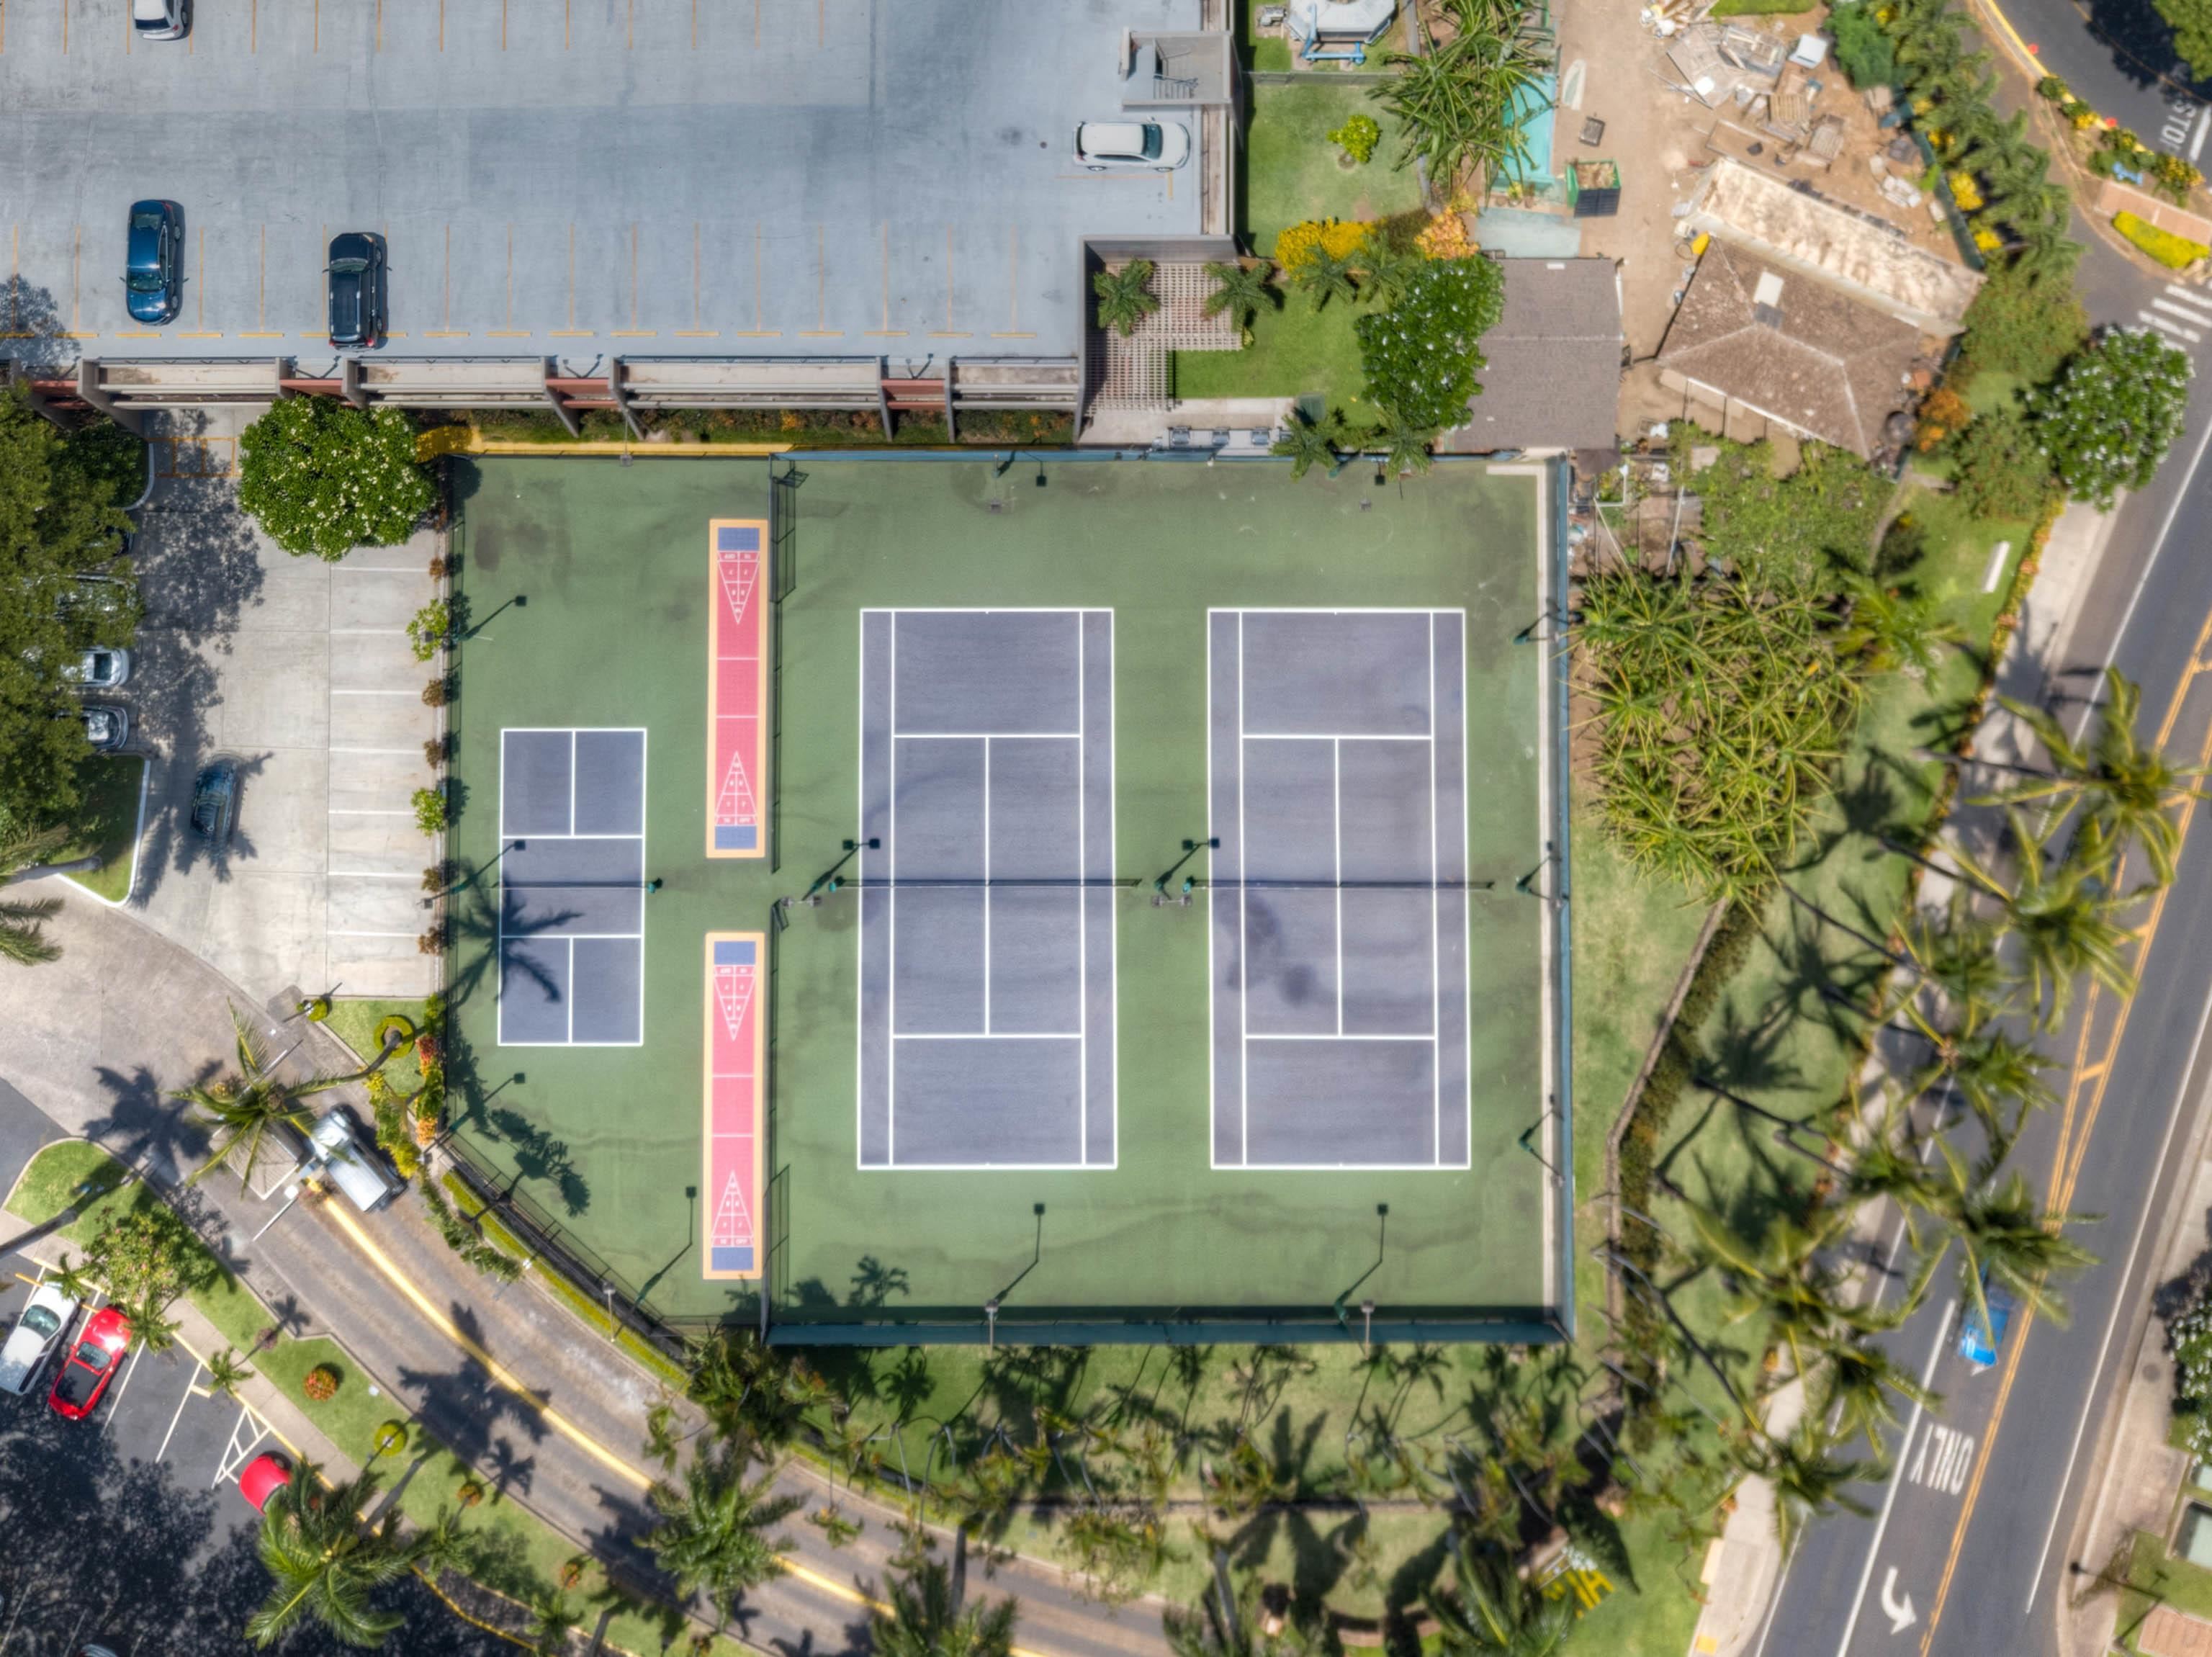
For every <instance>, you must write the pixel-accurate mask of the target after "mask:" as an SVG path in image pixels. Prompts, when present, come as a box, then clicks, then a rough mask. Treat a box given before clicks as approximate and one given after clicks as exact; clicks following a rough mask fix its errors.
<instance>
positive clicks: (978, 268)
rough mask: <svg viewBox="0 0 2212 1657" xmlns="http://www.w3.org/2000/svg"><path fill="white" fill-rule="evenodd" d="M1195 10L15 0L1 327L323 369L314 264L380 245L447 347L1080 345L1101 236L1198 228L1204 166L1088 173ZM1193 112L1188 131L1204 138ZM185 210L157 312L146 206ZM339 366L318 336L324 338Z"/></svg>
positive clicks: (485, 0)
mask: <svg viewBox="0 0 2212 1657" xmlns="http://www.w3.org/2000/svg"><path fill="white" fill-rule="evenodd" d="M1198 14H1199V0H1094V3H1091V4H1090V5H1088V6H1086V7H1085V8H1084V9H1083V12H1082V21H1081V23H1080V26H1079V27H1071V24H1070V18H1069V16H1068V15H1067V14H1066V11H1065V10H1064V9H1061V8H1057V7H1052V6H1040V5H1037V4H1035V3H1033V0H286V3H283V4H277V3H273V0H199V3H198V5H197V8H196V15H195V18H194V21H193V27H192V30H191V34H190V36H189V37H188V38H187V39H185V40H181V41H174V42H148V41H142V40H134V39H133V38H132V36H131V29H130V27H129V21H128V0H5V3H4V6H0V149H4V153H5V154H6V155H8V156H9V162H8V164H7V166H6V167H5V168H0V259H5V260H6V261H7V267H6V275H7V278H8V287H7V289H6V292H5V294H4V296H0V297H4V301H5V302H4V305H0V333H4V334H5V335H6V336H8V337H9V338H10V339H11V340H14V341H16V342H20V343H18V344H16V345H15V347H14V349H15V350H18V351H21V352H23V353H25V354H27V355H29V356H33V357H37V358H40V359H46V360H52V361H67V360H69V359H70V358H73V357H75V356H77V355H79V354H80V352H82V353H85V354H89V355H94V356H149V355H170V356H277V355H295V354H296V355H297V356H299V357H300V358H301V363H302V366H303V367H313V366H315V364H316V362H317V361H318V360H326V356H325V358H322V359H319V358H318V355H317V352H316V350H315V344H316V342H318V341H322V340H324V339H325V332H324V328H325V320H324V318H325V313H324V289H323V282H324V278H323V271H322V267H323V262H324V249H325V246H326V244H327V241H328V238H329V237H330V236H331V235H333V234H335V233H336V232H337V231H340V230H344V229H355V230H371V231H375V232H378V233H380V234H381V235H383V236H384V237H385V238H386V242H387V244H388V246H389V249H390V260H391V272H392V275H391V280H392V297H391V305H390V326H391V338H392V343H391V344H390V345H389V346H387V347H386V349H387V350H395V351H404V352H409V353H416V354H427V355H440V356H539V355H543V356H556V357H557V358H559V359H561V360H562V362H566V363H568V364H570V365H573V366H575V367H577V368H578V369H582V368H583V367H584V366H585V365H586V364H588V363H590V362H592V360H594V359H595V358H598V357H599V356H605V355H612V354H625V355H632V356H655V355H670V354H692V353H697V354H706V355H714V356H722V355H748V356H750V355H757V354H761V353H764V352H768V353H779V354H790V355H795V356H854V355H869V356H873V355H878V354H881V355H884V356H889V357H890V358H891V359H892V360H893V362H894V364H898V363H912V364H920V363H923V362H927V360H928V359H930V358H931V357H933V356H937V357H939V358H941V357H942V356H944V355H946V354H961V355H970V356H974V355H989V354H993V353H994V352H996V353H1000V354H1013V355H1021V356H1029V355H1038V354H1063V353H1066V352H1070V351H1073V350H1074V349H1075V348H1076V345H1077V343H1078V323H1079V314H1080V306H1079V293H1080V275H1079V267H1078V263H1077V260H1078V243H1079V238H1080V237H1082V236H1085V235H1089V236H1117V235H1120V236H1134V235H1188V234H1193V233H1194V232H1195V231H1196V229H1197V228H1198V224H1199V205H1200V204H1199V190H1198V183H1197V176H1196V168H1195V166H1187V167H1186V168H1183V169H1182V171H1181V172H1179V173H1169V174H1157V173H1146V172H1135V173H1103V174H1094V173H1090V172H1086V171H1083V170H1080V169H1078V168H1075V167H1074V166H1073V162H1072V160H1071V156H1070V148H1071V143H1072V139H1073V128H1074V125H1075V123H1076V122H1077V121H1078V120H1079V119H1084V118H1085V117H1086V116H1088V117H1091V118H1098V117H1108V116H1113V115H1115V114H1116V113H1118V112H1119V109H1120V107H1121V106H1120V99H1121V81H1120V76H1119V70H1120V68H1121V58H1120V53H1121V46H1122V36H1123V31H1124V30H1125V29H1128V28H1139V29H1146V28H1171V29H1180V28H1194V27H1197V24H1198ZM1194 121H1195V116H1194V115H1193V117H1192V118H1191V123H1192V124H1194ZM1194 136H1195V134H1194ZM137 198H167V199H170V200H173V201H175V202H177V203H178V204H180V206H181V207H182V209H183V213H184V243H183V252H184V261H183V269H184V275H185V289H184V301H183V308H182V312H181V314H179V316H178V317H177V318H176V320H174V321H173V322H172V323H170V324H169V325H167V326H162V327H149V326H146V325H144V324H143V323H137V322H134V321H132V320H131V319H130V318H129V317H128V315H127V314H126V313H125V308H124V289H123V283H122V281H121V275H122V270H123V257H124V230H125V211H126V210H127V209H128V207H129V205H130V204H131V202H132V201H133V200H134V199H137ZM322 351H323V353H325V354H326V353H327V351H328V347H327V344H325V345H324V346H323V347H322Z"/></svg>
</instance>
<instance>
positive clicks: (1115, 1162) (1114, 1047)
mask: <svg viewBox="0 0 2212 1657" xmlns="http://www.w3.org/2000/svg"><path fill="white" fill-rule="evenodd" d="M1209 644H1210V641H1209ZM1119 648H1120V640H1119V638H1118V637H1116V635H1115V631H1114V612H1112V611H1111V610H1109V611H1107V612H1106V723H1107V733H1106V878H1107V879H1108V880H1112V879H1113V878H1114V876H1115V870H1116V868H1117V867H1118V866H1117V864H1116V862H1115V847H1116V846H1118V845H1120V844H1121V826H1120V825H1121V816H1120V812H1121V807H1120V805H1119V804H1118V802H1117V801H1115V794H1114V790H1115V787H1116V786H1117V783H1116V781H1115V753H1116V752H1117V751H1118V746H1119V744H1120V742H1121V715H1120V713H1119V711H1118V704H1117V701H1116V698H1119V696H1120V695H1121V658H1120V657H1119V656H1118V655H1116V654H1115V651H1116V650H1117V649H1119ZM1206 740H1207V741H1208V742H1209V743H1210V742H1212V740H1213V720H1212V710H1211V709H1209V710H1208V714H1207V719H1206ZM1085 752H1088V750H1087V749H1086V750H1085ZM1209 792H1210V789H1209ZM1085 808H1086V811H1087V809H1088V800H1087V797H1086V801H1085ZM1207 809H1208V810H1209V811H1211V810H1212V806H1211V804H1209V805H1208V807H1207ZM1208 832H1209V834H1210V833H1211V831H1210V830H1209V831H1208ZM1212 861H1213V860H1212V854H1211V853H1209V854H1208V855H1207V858H1206V862H1207V864H1208V866H1209V867H1210V866H1211V865H1212ZM1083 901H1084V903H1085V905H1088V904H1089V903H1090V901H1091V892H1090V888H1089V887H1087V886H1086V887H1085V888H1084V894H1083ZM1212 921H1213V915H1212V910H1211V909H1209V910H1208V911H1207V912H1206V959H1208V960H1211V959H1212V958H1213V955H1212V951H1213V926H1212ZM1106 959H1107V963H1108V965H1109V966H1110V967H1111V968H1112V969H1113V971H1114V972H1115V974H1116V977H1115V978H1114V979H1113V981H1112V982H1111V984H1109V990H1108V994H1107V996H1106V1016H1107V1018H1108V1019H1109V1020H1111V1023H1110V1026H1109V1029H1108V1031H1107V1036H1106V1097H1107V1098H1108V1099H1109V1100H1112V1101H1113V1105H1114V1137H1113V1142H1112V1149H1113V1154H1112V1155H1111V1156H1110V1157H1109V1158H1108V1159H1107V1164H1106V1165H1107V1167H1113V1168H1118V1167H1121V1058H1120V1051H1121V1042H1120V1040H1119V1039H1118V1038H1119V1036H1120V1033H1121V1014H1120V1011H1119V1010H1118V1008H1116V1006H1115V999H1116V998H1115V995H1114V993H1113V991H1114V990H1118V989H1119V988H1120V978H1119V976H1118V975H1119V973H1120V972H1121V905H1119V904H1117V903H1115V901H1114V899H1113V896H1112V892H1111V890H1110V888H1109V892H1108V896H1107V899H1106ZM1088 999H1089V998H1088V996H1087V994H1086V996H1085V1006H1086V1010H1085V1013H1084V1015H1083V1027H1084V1029H1085V1032H1086V1033H1087V1032H1088V1031H1089V1030H1090V1028H1091V1014H1090V1012H1089V1011H1088ZM1209 1007H1210V1003H1209ZM1207 1035H1208V1038H1209V1039H1211V1036H1212V1026H1211V1025H1210V1024H1209V1025H1208V1026H1207ZM1086 1039H1087V1036H1086ZM1084 1063H1085V1069H1089V1068H1090V1055H1089V1050H1088V1049H1086V1050H1085V1059H1084ZM1206 1068H1207V1069H1208V1071H1209V1072H1210V1071H1211V1070H1212V1066H1211V1065H1208V1066H1207V1067H1206ZM1212 1085H1213V1083H1212V1077H1211V1075H1209V1076H1208V1078H1207V1081H1206V1086H1207V1087H1208V1088H1209V1089H1210V1088H1211V1087H1212ZM1211 1114H1212V1112H1211V1109H1210V1107H1209V1110H1208V1116H1209V1118H1211ZM1208 1125H1209V1127H1210V1126H1211V1122H1210V1120H1209V1124H1208ZM1206 1154H1207V1155H1208V1156H1211V1155H1212V1154H1213V1152H1212V1145H1211V1143H1209V1144H1208V1146H1207V1148H1206Z"/></svg>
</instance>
